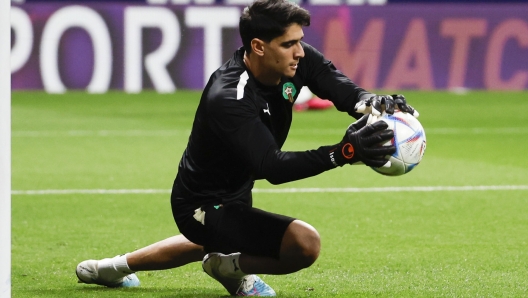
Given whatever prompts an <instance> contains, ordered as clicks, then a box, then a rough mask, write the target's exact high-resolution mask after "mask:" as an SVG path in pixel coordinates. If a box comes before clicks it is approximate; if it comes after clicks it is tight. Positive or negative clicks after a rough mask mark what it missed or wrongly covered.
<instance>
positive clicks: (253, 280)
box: [236, 274, 277, 297]
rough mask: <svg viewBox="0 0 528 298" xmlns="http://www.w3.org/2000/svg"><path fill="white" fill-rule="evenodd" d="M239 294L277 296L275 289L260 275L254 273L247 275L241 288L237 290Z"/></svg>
mask: <svg viewBox="0 0 528 298" xmlns="http://www.w3.org/2000/svg"><path fill="white" fill-rule="evenodd" d="M236 295H237V296H260V297H264V296H265V297H275V296H277V294H275V291H274V290H273V289H272V288H271V287H270V286H268V284H266V283H265V282H264V281H263V280H262V279H260V277H258V276H256V275H254V274H252V275H246V277H244V280H243V281H242V284H241V285H240V288H239V289H238V291H237V292H236Z"/></svg>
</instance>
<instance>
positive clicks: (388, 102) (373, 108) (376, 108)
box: [354, 94, 420, 124]
mask: <svg viewBox="0 0 528 298" xmlns="http://www.w3.org/2000/svg"><path fill="white" fill-rule="evenodd" d="M395 108H397V109H398V110H400V111H402V112H404V113H409V114H411V115H413V116H414V117H415V118H418V116H419V115H420V113H418V111H417V110H415V109H414V108H413V107H411V106H410V105H408V104H407V101H406V100H405V96H403V95H401V94H393V95H375V94H368V95H367V96H363V99H361V100H360V101H359V102H358V103H357V104H356V106H355V107H354V110H355V111H356V112H358V113H362V114H365V115H370V116H369V119H368V121H367V123H368V124H370V123H373V122H376V121H377V120H378V119H379V118H380V117H381V116H382V115H383V113H387V114H394V109H395Z"/></svg>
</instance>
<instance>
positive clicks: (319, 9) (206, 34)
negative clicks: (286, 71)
mask: <svg viewBox="0 0 528 298" xmlns="http://www.w3.org/2000/svg"><path fill="white" fill-rule="evenodd" d="M305 7H306V8H307V9H308V10H310V11H311V13H312V23H311V26H309V27H307V28H305V29H304V33H305V39H304V40H305V41H306V42H308V43H310V44H312V45H314V46H315V47H316V48H318V49H319V50H320V51H321V52H323V53H324V54H325V56H326V57H327V58H328V59H330V60H332V61H333V62H334V64H335V65H336V66H337V67H338V68H339V69H340V70H342V71H343V72H344V73H345V74H346V75H348V76H349V77H350V78H351V79H352V80H354V81H355V82H356V83H358V84H359V85H360V86H362V87H364V88H367V89H387V90H399V89H419V90H431V89H454V88H469V89H490V90H492V89H508V90H523V89H527V88H528V4H483V5H478V6H475V5H471V4H392V5H385V6H305ZM241 11H242V7H241V6H154V5H143V4H139V5H133V4H130V3H128V4H126V3H117V2H112V3H102V2H98V3H90V4H83V5H78V4H71V3H70V4H61V3H58V2H55V3H26V4H21V5H14V6H13V7H12V12H11V14H12V19H11V30H12V33H13V34H12V50H11V64H12V65H11V72H12V87H13V90H21V89H43V90H46V91H47V92H50V93H62V92H65V91H66V90H69V89H86V90H88V92H92V93H104V92H106V91H108V90H109V89H118V90H125V91H126V92H130V93H135V92H140V91H142V90H144V89H154V90H157V91H158V92H174V91H175V90H177V89H179V88H182V89H200V88H202V87H203V86H204V85H205V83H206V81H207V78H208V76H209V75H210V74H211V73H212V72H213V71H214V70H215V69H216V68H217V67H219V66H220V65H221V64H222V62H223V61H225V60H226V59H228V58H229V57H230V55H231V54H232V52H233V51H234V50H235V49H236V48H238V47H239V46H240V45H241V42H240V38H239V37H238V18H239V16H240V13H241Z"/></svg>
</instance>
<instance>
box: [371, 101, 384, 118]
mask: <svg viewBox="0 0 528 298" xmlns="http://www.w3.org/2000/svg"><path fill="white" fill-rule="evenodd" d="M381 112H383V108H382V107H381V98H380V96H375V97H374V98H373V99H372V110H371V111H370V113H371V114H372V115H375V116H380V115H381Z"/></svg>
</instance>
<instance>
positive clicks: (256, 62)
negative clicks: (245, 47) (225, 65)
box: [244, 53, 281, 86]
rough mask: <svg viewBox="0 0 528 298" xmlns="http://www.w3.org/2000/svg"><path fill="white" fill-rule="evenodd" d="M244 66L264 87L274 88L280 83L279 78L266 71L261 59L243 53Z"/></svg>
mask: <svg viewBox="0 0 528 298" xmlns="http://www.w3.org/2000/svg"><path fill="white" fill-rule="evenodd" d="M244 64H245V65H246V67H247V69H249V71H250V72H251V73H252V74H253V76H254V77H255V79H256V80H257V81H259V82H260V83H261V84H263V85H266V86H276V85H278V84H279V83H280V80H281V78H280V76H279V77H277V76H276V75H273V74H271V73H270V72H269V70H268V71H267V70H266V68H265V67H264V65H263V61H262V59H261V57H258V56H257V55H254V54H253V55H248V54H247V53H244Z"/></svg>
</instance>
